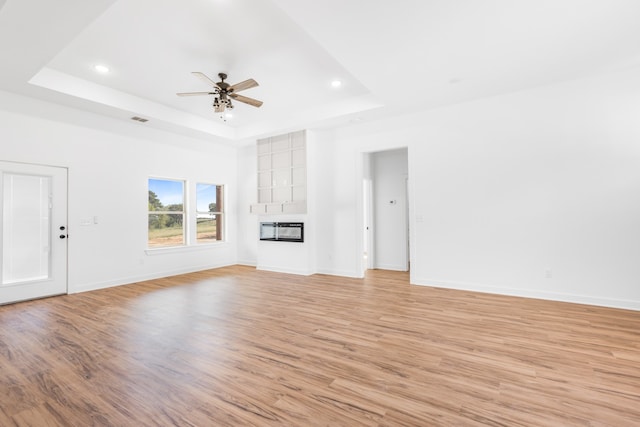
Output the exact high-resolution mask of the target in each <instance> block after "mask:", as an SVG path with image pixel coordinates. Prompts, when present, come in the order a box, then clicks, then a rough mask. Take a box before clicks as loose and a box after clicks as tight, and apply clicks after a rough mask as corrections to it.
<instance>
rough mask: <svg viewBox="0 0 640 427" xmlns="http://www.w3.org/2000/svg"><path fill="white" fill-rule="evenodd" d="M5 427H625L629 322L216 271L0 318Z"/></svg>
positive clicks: (382, 276) (249, 271) (632, 414)
mask: <svg viewBox="0 0 640 427" xmlns="http://www.w3.org/2000/svg"><path fill="white" fill-rule="evenodd" d="M0 326H1V328H0V368H1V375H0V425H1V426H38V427H41V426H83V427H84V426H92V425H97V426H156V425H158V426H173V425H176V426H249V425H255V426H328V425H331V426H545V427H548V426H616V427H621V426H638V425H640V312H633V311H625V310H615V309H607V308H597V307H591V306H583V305H573V304H566V303H556V302H548V301H539V300H530V299H520V298H512V297H504V296H495V295H487V294H478V293H471V292H461V291H452V290H444V289H434V288H428V287H420V286H410V285H409V284H408V276H407V275H406V274H403V273H391V272H384V271H372V272H370V274H369V275H368V277H367V278H366V279H364V280H357V279H345V278H339V277H331V276H323V275H316V276H312V277H299V276H290V275H285V274H277V273H267V272H258V271H256V270H255V269H253V268H249V267H239V266H236V267H228V268H222V269H217V270H211V271H206V272H201V273H195V274H188V275H184V276H178V277H173V278H167V279H161V280H153V281H149V282H144V283H139V284H134V285H128V286H121V287H117V288H111V289H105V290H101V291H95V292H88V293H83V294H76V295H68V296H62V297H55V298H49V299H44V300H39V301H30V302H25V303H20V304H14V305H11V306H3V307H0Z"/></svg>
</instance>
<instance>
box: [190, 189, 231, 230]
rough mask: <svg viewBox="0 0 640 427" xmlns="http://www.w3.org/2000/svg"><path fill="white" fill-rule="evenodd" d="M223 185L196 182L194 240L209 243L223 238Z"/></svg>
mask: <svg viewBox="0 0 640 427" xmlns="http://www.w3.org/2000/svg"><path fill="white" fill-rule="evenodd" d="M222 205H223V187H222V185H215V184H200V183H199V184H196V241H197V242H198V243H209V242H215V241H220V240H222V239H223V236H222V234H223V230H224V227H223V219H222V217H223V214H222V213H223V206H222Z"/></svg>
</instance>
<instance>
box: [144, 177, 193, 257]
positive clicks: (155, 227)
mask: <svg viewBox="0 0 640 427" xmlns="http://www.w3.org/2000/svg"><path fill="white" fill-rule="evenodd" d="M174 212H175V213H174ZM184 235H185V233H184V182H182V181H173V180H167V179H153V178H150V179H149V224H148V243H147V244H148V246H149V247H150V248H158V247H168V246H180V245H184V244H185V238H184Z"/></svg>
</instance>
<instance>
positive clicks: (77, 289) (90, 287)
mask: <svg viewBox="0 0 640 427" xmlns="http://www.w3.org/2000/svg"><path fill="white" fill-rule="evenodd" d="M232 265H235V262H230V263H220V264H207V265H201V266H197V267H188V268H179V269H175V270H165V271H159V272H154V273H149V274H141V275H138V276H128V277H121V278H119V279H114V280H107V281H106V282H96V283H87V284H83V285H82V286H74V287H73V290H71V289H70V290H69V293H70V294H77V293H81V292H88V291H96V290H99V289H105V288H112V287H115V286H122V285H129V284H132V283H137V282H144V281H147V280H154V279H163V278H165V277H171V276H178V275H181V274H188V273H196V272H198V271H206V270H212V269H215V268H222V267H229V266H232Z"/></svg>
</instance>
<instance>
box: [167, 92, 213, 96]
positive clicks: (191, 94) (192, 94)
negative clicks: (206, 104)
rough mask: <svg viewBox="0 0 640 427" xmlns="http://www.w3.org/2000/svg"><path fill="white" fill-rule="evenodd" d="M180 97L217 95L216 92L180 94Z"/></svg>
mask: <svg viewBox="0 0 640 427" xmlns="http://www.w3.org/2000/svg"><path fill="white" fill-rule="evenodd" d="M176 95H178V96H199V95H215V92H180V93H176Z"/></svg>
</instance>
